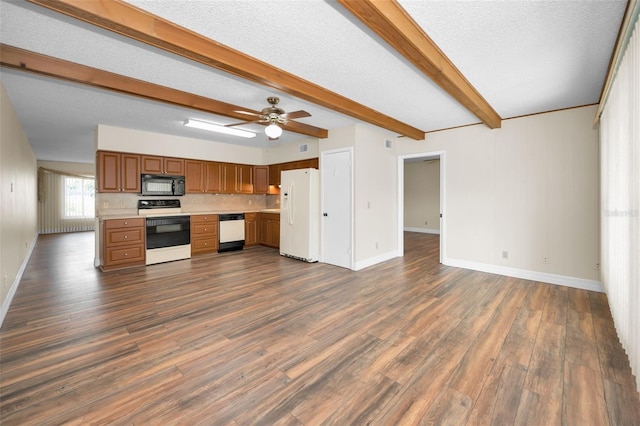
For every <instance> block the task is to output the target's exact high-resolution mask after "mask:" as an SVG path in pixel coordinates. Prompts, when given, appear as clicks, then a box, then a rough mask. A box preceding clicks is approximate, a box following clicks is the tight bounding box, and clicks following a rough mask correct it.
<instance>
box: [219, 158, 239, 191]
mask: <svg viewBox="0 0 640 426" xmlns="http://www.w3.org/2000/svg"><path fill="white" fill-rule="evenodd" d="M222 192H224V193H225V194H234V193H235V192H236V165H235V164H227V163H224V164H222Z"/></svg>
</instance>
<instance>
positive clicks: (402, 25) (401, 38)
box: [338, 0, 502, 129]
mask: <svg viewBox="0 0 640 426" xmlns="http://www.w3.org/2000/svg"><path fill="white" fill-rule="evenodd" d="M338 2H339V3H340V4H342V6H343V7H344V8H345V9H347V10H348V11H349V12H351V13H352V14H353V15H354V16H355V17H357V18H358V19H360V20H361V21H362V22H363V23H364V24H365V25H366V26H368V27H369V28H370V29H371V30H373V31H374V32H376V33H377V34H378V35H379V36H380V37H382V38H383V39H384V40H385V41H386V42H387V43H389V45H391V47H393V48H394V49H396V50H397V51H398V52H399V53H400V54H402V55H403V56H404V57H405V58H407V60H409V62H411V63H412V64H413V65H415V66H416V67H417V68H418V69H419V70H420V71H422V72H423V73H424V74H426V75H427V76H428V77H429V78H430V79H432V80H433V81H434V82H435V83H437V84H438V85H439V86H440V87H442V88H443V89H444V90H445V91H446V92H447V93H448V94H450V95H451V96H453V97H454V98H455V99H456V100H457V101H458V102H460V103H461V104H462V105H463V106H464V107H465V108H467V109H468V110H469V111H471V112H472V113H473V114H475V115H476V116H477V117H478V118H480V120H482V121H483V122H484V123H485V124H486V125H487V126H489V127H490V128H492V129H495V128H499V127H500V126H501V124H502V118H501V117H500V116H499V115H498V113H497V112H496V111H495V110H494V109H493V108H492V107H491V105H489V103H488V102H487V101H486V100H485V99H484V98H483V97H482V95H480V93H478V91H477V90H476V89H475V88H474V87H473V86H472V85H471V83H469V81H467V79H466V78H465V77H464V75H462V73H461V72H460V71H459V70H458V68H456V66H455V65H454V64H453V63H452V62H451V61H450V60H449V58H447V56H446V55H445V54H444V53H443V52H442V51H441V50H440V48H439V47H438V46H437V45H436V44H435V43H434V42H433V40H431V38H430V37H429V36H428V35H427V34H426V33H425V32H424V31H423V30H422V28H421V27H420V26H419V25H418V24H417V23H416V22H415V21H414V20H413V18H411V16H409V14H408V13H407V11H406V10H404V9H403V8H402V6H400V5H399V4H398V3H397V1H396V0H338Z"/></svg>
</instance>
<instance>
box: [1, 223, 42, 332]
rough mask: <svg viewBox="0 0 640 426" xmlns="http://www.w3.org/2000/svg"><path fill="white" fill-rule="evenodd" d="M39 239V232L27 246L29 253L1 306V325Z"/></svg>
mask: <svg viewBox="0 0 640 426" xmlns="http://www.w3.org/2000/svg"><path fill="white" fill-rule="evenodd" d="M37 240H38V234H36V235H35V237H33V239H32V240H31V244H29V247H28V248H27V253H26V254H25V256H24V259H23V260H22V264H21V265H20V269H18V273H17V274H16V277H15V278H14V279H13V283H11V287H10V288H9V292H8V293H7V297H5V299H4V301H3V302H2V306H0V327H2V324H3V323H4V319H5V317H6V316H7V312H9V306H11V302H12V301H13V296H15V295H16V291H18V286H19V285H20V281H21V280H22V274H24V271H25V269H27V263H29V259H31V253H33V249H34V248H35V246H36V241H37Z"/></svg>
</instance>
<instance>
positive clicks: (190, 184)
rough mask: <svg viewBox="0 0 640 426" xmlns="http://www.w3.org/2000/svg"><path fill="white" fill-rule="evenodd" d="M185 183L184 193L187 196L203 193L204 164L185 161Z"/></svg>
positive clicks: (195, 161)
mask: <svg viewBox="0 0 640 426" xmlns="http://www.w3.org/2000/svg"><path fill="white" fill-rule="evenodd" d="M184 171H185V183H184V191H185V192H186V193H187V194H198V193H201V192H203V191H204V185H203V183H204V162H202V161H197V160H186V161H185V162H184Z"/></svg>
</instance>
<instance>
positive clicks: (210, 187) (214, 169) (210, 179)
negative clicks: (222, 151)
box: [204, 161, 222, 194]
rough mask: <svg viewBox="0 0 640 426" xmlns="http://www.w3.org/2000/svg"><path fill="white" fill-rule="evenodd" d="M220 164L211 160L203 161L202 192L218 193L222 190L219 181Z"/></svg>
mask: <svg viewBox="0 0 640 426" xmlns="http://www.w3.org/2000/svg"><path fill="white" fill-rule="evenodd" d="M221 166H222V164H220V163H215V162H212V161H205V163H204V168H205V170H204V192H209V193H213V194H215V193H218V192H222V185H221V184H220V181H221V176H220V175H221V169H222V167H221Z"/></svg>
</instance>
